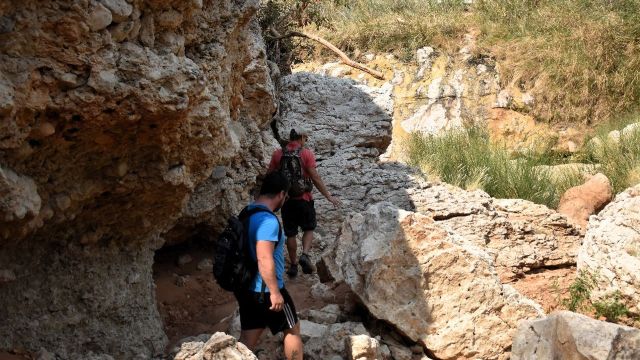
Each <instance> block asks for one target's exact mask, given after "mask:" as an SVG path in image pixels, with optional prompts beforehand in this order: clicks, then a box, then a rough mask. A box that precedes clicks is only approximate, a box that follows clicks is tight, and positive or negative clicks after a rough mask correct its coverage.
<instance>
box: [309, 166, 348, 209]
mask: <svg viewBox="0 0 640 360" xmlns="http://www.w3.org/2000/svg"><path fill="white" fill-rule="evenodd" d="M305 170H306V171H307V174H309V177H311V181H313V184H314V185H315V186H316V188H318V191H320V193H321V194H322V196H324V197H325V198H326V199H327V200H329V202H330V203H332V204H333V206H335V207H338V206H341V205H342V202H341V201H340V199H338V198H335V197H333V196H331V194H330V193H329V190H327V187H326V186H325V185H324V182H323V181H322V178H321V177H320V174H318V170H316V168H313V167H310V168H306V169H305Z"/></svg>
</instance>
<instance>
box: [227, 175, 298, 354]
mask: <svg viewBox="0 0 640 360" xmlns="http://www.w3.org/2000/svg"><path fill="white" fill-rule="evenodd" d="M288 191H289V181H288V180H287V178H286V177H285V176H284V175H282V174H280V173H279V172H275V173H270V174H268V175H267V176H266V177H265V178H264V180H263V183H262V187H261V188H260V195H258V198H257V199H256V201H255V202H254V203H253V204H251V205H249V209H252V208H255V207H262V208H264V209H265V210H267V211H261V212H258V213H255V214H253V215H252V216H251V218H250V219H249V229H248V235H249V237H248V241H249V253H250V255H251V257H252V258H253V259H254V260H255V261H257V263H258V274H256V277H255V279H254V280H253V283H252V285H251V287H250V288H249V289H246V290H243V291H237V292H235V293H234V295H235V297H236V300H238V305H239V306H240V327H241V329H242V332H241V334H240V342H241V343H243V344H245V345H246V346H247V347H248V348H249V349H251V350H253V349H254V348H255V346H256V345H257V344H258V341H259V340H260V335H262V332H263V331H264V329H265V328H266V327H269V329H270V330H271V333H272V334H274V335H275V334H277V333H279V332H281V331H282V332H284V353H285V358H286V359H287V360H301V359H302V339H301V338H300V323H299V322H298V316H297V314H296V308H295V305H294V304H293V300H292V299H291V296H289V293H288V292H287V289H285V287H284V279H283V274H284V244H285V236H284V233H283V231H282V230H281V226H280V221H279V220H278V218H277V217H276V215H275V214H274V213H275V212H277V211H278V210H280V208H281V207H282V205H283V204H284V202H285V200H286V198H287V192H288Z"/></svg>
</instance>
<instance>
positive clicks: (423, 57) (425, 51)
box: [416, 46, 435, 65]
mask: <svg viewBox="0 0 640 360" xmlns="http://www.w3.org/2000/svg"><path fill="white" fill-rule="evenodd" d="M434 53H435V50H433V48H432V47H430V46H425V47H423V48H420V49H418V50H417V51H416V60H417V61H418V65H424V64H426V63H427V62H429V61H431V59H430V58H431V56H432V55H433V54H434Z"/></svg>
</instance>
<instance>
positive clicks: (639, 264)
mask: <svg viewBox="0 0 640 360" xmlns="http://www.w3.org/2000/svg"><path fill="white" fill-rule="evenodd" d="M638 269H640V185H637V186H635V187H632V188H629V189H627V190H626V191H624V192H623V193H620V194H618V195H617V196H616V198H615V199H614V200H613V201H612V202H611V203H610V204H609V205H607V206H606V207H605V208H604V209H603V210H602V211H601V212H600V213H599V214H598V215H594V216H591V217H590V219H589V225H588V230H587V234H586V236H585V238H584V241H583V242H582V246H581V247H580V251H579V253H578V271H588V272H590V273H592V274H595V275H596V277H597V287H596V289H595V290H594V291H592V292H591V296H592V300H599V299H602V298H606V297H608V296H611V295H612V294H613V293H614V292H615V291H620V292H621V294H622V295H623V302H624V303H625V304H626V305H627V307H628V308H629V310H630V311H632V312H635V313H638V312H640V305H639V304H640V271H639V270H638Z"/></svg>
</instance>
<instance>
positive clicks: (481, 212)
mask: <svg viewBox="0 0 640 360" xmlns="http://www.w3.org/2000/svg"><path fill="white" fill-rule="evenodd" d="M408 192H409V194H410V196H411V198H412V201H413V204H414V205H415V208H416V211H418V212H420V213H421V214H425V215H429V216H431V217H432V218H433V219H434V220H436V222H437V223H438V224H439V225H440V226H442V227H443V228H445V229H447V230H448V231H451V232H455V233H456V234H458V235H459V236H460V237H459V238H458V240H456V241H459V242H461V243H466V244H473V245H475V246H478V247H481V248H483V249H485V251H486V252H487V253H488V254H489V255H491V257H492V258H493V260H494V261H495V266H496V267H497V271H498V274H499V275H500V278H501V279H502V280H503V281H511V280H513V279H514V278H516V277H518V276H520V275H522V274H524V273H526V272H528V271H530V270H533V269H537V268H544V267H546V266H560V265H573V264H575V262H576V255H577V252H578V248H579V247H580V242H581V240H582V235H581V233H580V231H579V229H578V228H576V227H575V226H573V225H572V224H571V223H570V222H568V221H567V219H566V218H565V217H563V216H562V215H560V214H558V213H557V212H555V211H554V210H551V209H548V208H547V207H546V206H543V205H538V204H534V203H532V202H530V201H526V200H516V199H514V200H509V199H492V198H491V197H490V196H489V195H487V194H486V193H484V192H482V191H473V192H469V191H464V190H462V189H459V188H456V187H453V186H450V185H445V184H443V185H432V186H427V187H424V188H420V187H415V188H413V189H410V190H408Z"/></svg>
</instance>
